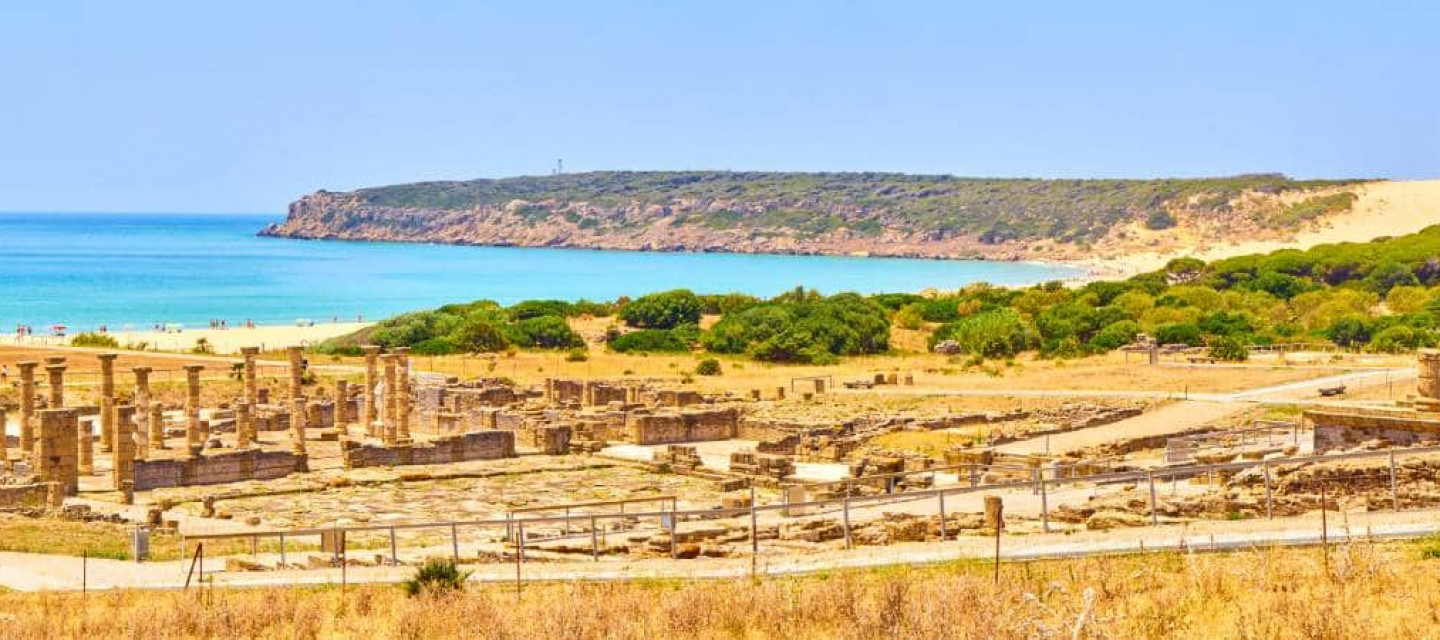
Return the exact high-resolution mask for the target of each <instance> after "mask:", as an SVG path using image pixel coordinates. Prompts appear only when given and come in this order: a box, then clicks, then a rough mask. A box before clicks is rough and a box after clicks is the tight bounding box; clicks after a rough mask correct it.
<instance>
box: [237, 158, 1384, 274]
mask: <svg viewBox="0 0 1440 640" xmlns="http://www.w3.org/2000/svg"><path fill="white" fill-rule="evenodd" d="M1353 183H1354V182H1353V181H1321V180H1309V181H1297V180H1290V179H1288V178H1286V177H1285V176H1282V175H1278V174H1255V175H1242V176H1233V177H1225V178H1198V179H1154V180H1039V179H994V178H961V177H955V176H943V175H933V176H926V175H907V174H897V173H757V172H729V171H689V172H684V171H655V172H595V173H580V174H563V175H554V176H532V177H519V178H504V179H496V180H471V181H464V182H422V183H414V184H403V185H395V186H388V187H377V188H369V189H359V190H356V191H353V192H349V193H330V192H324V191H322V192H318V193H315V194H312V195H310V196H306V197H305V198H303V199H301V200H300V201H298V202H296V203H295V204H293V205H292V206H291V210H290V216H289V218H288V219H287V220H286V222H285V223H284V224H282V225H279V226H277V227H272V228H270V229H267V230H266V231H265V232H264V233H266V234H270V235H279V236H286V237H308V238H342V239H382V240H402V241H405V240H408V241H427V242H452V243H462V244H499V245H505V244H515V245H522V246H587V247H597V248H628V249H658V250H698V251H710V250H724V251H744V252H777V253H808V252H818V253H853V252H866V253H872V254H887V255H925V256H932V257H963V256H967V255H981V254H984V252H985V248H986V247H995V246H998V245H1004V244H1006V243H1013V242H1028V241H1035V240H1052V241H1056V242H1059V243H1064V244H1073V245H1081V246H1083V245H1086V244H1088V243H1092V242H1095V241H1097V240H1099V239H1101V238H1103V237H1105V236H1107V234H1111V233H1112V232H1115V231H1116V230H1117V229H1119V228H1120V227H1122V226H1125V225H1130V224H1140V225H1143V226H1144V227H1148V228H1149V229H1152V230H1163V229H1168V228H1170V227H1174V226H1176V225H1177V224H1180V223H1182V222H1184V221H1187V220H1193V221H1203V222H1204V223H1205V224H1211V225H1213V224H1215V223H1217V222H1218V221H1222V220H1232V221H1234V223H1235V224H1237V225H1243V226H1245V227H1246V228H1254V229H1270V230H1286V229H1291V228H1292V227H1294V226H1295V225H1297V224H1301V223H1304V222H1308V221H1311V220H1315V219H1317V218H1319V217H1323V216H1325V215H1331V214H1333V213H1336V212H1340V211H1345V210H1348V209H1349V208H1350V206H1351V204H1352V203H1353V201H1354V199H1355V196H1354V194H1351V193H1348V192H1344V191H1339V192H1335V190H1336V189H1338V188H1342V187H1344V186H1346V185H1350V184H1353ZM1311 192H1316V193H1315V194H1313V195H1312V197H1309V198H1303V197H1300V196H1304V195H1306V194H1311ZM977 252H978V253H977Z"/></svg>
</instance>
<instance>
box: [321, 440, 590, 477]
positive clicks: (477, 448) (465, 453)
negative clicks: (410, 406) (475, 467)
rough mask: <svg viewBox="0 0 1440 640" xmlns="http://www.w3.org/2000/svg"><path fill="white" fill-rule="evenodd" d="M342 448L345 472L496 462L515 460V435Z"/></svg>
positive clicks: (345, 444) (350, 442) (354, 444)
mask: <svg viewBox="0 0 1440 640" xmlns="http://www.w3.org/2000/svg"><path fill="white" fill-rule="evenodd" d="M567 442H568V441H567ZM341 446H342V447H343V451H342V453H343V454H344V458H345V468H347V469H359V468H362V467H380V466H391V465H407V464H446V463H450V462H464V461H466V460H498V459H500V458H513V457H515V432H513V431H475V432H473V433H466V434H461V435H456V436H446V437H442V438H437V439H435V440H433V441H431V442H427V443H423V444H409V445H394V446H389V447H387V446H384V445H375V444H362V443H359V442H355V441H353V440H346V441H344V442H343V443H342V445H341Z"/></svg>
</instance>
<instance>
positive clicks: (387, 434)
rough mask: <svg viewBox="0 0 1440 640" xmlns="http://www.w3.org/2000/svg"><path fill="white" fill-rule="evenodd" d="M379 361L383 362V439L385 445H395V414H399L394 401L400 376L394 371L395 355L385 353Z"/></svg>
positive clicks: (396, 403) (396, 396)
mask: <svg viewBox="0 0 1440 640" xmlns="http://www.w3.org/2000/svg"><path fill="white" fill-rule="evenodd" d="M380 359H381V360H384V361H385V398H384V400H385V417H384V418H383V422H384V423H385V424H384V431H383V434H384V435H383V438H384V440H385V444H387V445H393V444H395V438H396V435H397V432H396V426H397V423H398V422H399V421H398V420H397V418H396V414H397V413H399V407H400V405H399V403H398V402H397V400H396V399H397V398H398V397H399V396H400V394H399V393H397V391H399V386H400V376H399V373H398V372H397V371H396V370H395V365H396V362H395V361H396V356H395V354H393V353H387V354H385V355H384V356H381V358H380Z"/></svg>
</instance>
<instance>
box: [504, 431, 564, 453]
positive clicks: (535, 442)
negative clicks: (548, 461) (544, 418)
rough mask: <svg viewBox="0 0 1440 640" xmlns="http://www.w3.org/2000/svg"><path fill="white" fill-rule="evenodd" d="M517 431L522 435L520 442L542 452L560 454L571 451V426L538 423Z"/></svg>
mask: <svg viewBox="0 0 1440 640" xmlns="http://www.w3.org/2000/svg"><path fill="white" fill-rule="evenodd" d="M515 433H516V434H517V435H519V437H520V444H522V445H524V446H526V447H528V448H530V449H535V450H536V451H539V452H540V453H542V454H545V455H550V456H558V455H563V454H566V453H569V452H570V427H564V426H553V425H537V426H530V427H526V428H524V429H520V430H518V431H516V432H515Z"/></svg>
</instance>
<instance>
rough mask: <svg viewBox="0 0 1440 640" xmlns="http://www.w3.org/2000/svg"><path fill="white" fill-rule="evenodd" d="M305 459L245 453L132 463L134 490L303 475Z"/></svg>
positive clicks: (283, 454)
mask: <svg viewBox="0 0 1440 640" xmlns="http://www.w3.org/2000/svg"><path fill="white" fill-rule="evenodd" d="M307 466H308V460H307V459H306V457H305V456H297V455H295V454H293V453H290V452H288V451H261V450H259V449H249V450H245V451H232V452H227V453H216V454H205V455H199V456H193V457H187V458H180V459H173V460H137V461H135V490H136V491H145V490H149V489H159V488H162V487H187V486H194V485H206V484H225V483H228V482H242V481H245V480H273V479H276V478H283V477H285V476H288V475H290V474H291V473H295V472H299V471H304V470H305V469H306V468H307Z"/></svg>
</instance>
